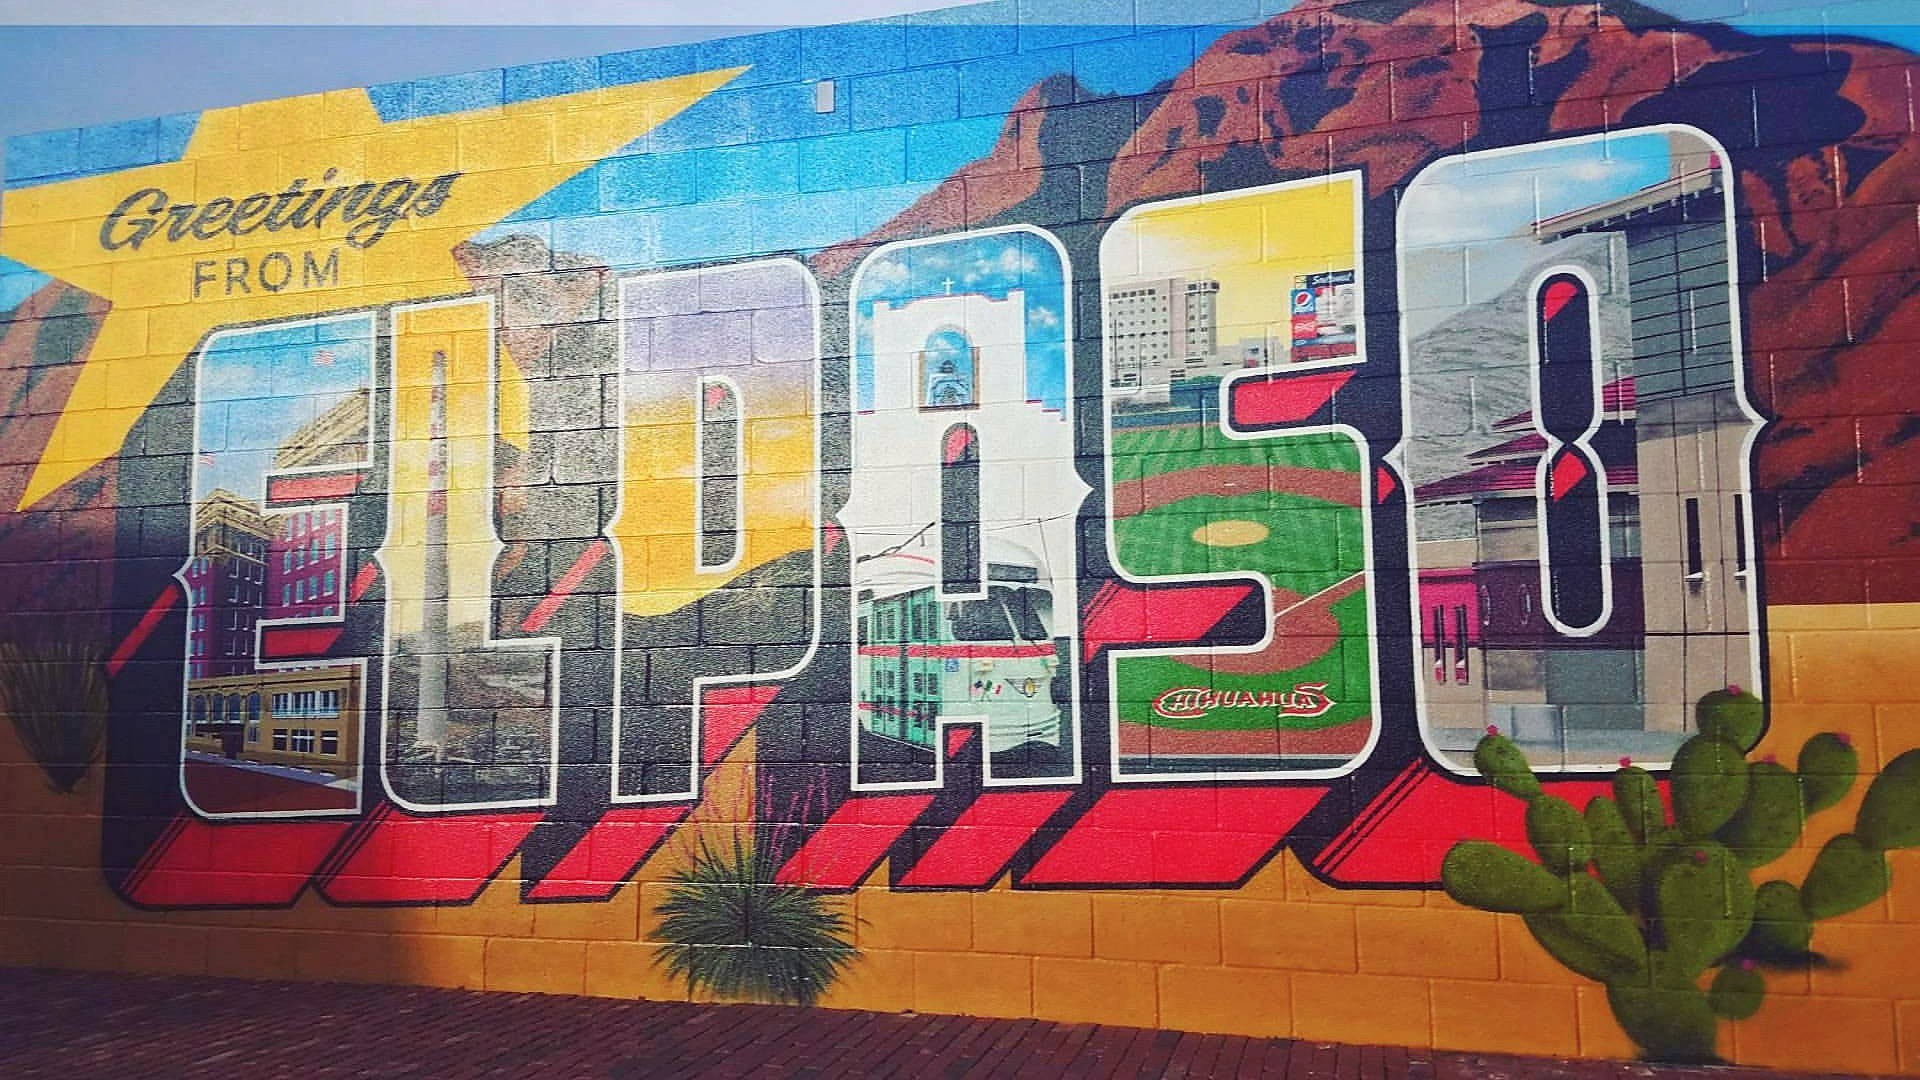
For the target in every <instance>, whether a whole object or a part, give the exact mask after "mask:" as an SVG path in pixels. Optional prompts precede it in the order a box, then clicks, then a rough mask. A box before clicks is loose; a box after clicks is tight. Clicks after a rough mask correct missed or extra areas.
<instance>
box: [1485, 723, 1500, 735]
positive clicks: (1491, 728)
mask: <svg viewBox="0 0 1920 1080" xmlns="http://www.w3.org/2000/svg"><path fill="white" fill-rule="evenodd" d="M1487 734H1489V735H1498V734H1500V725H1498V724H1488V725H1487Z"/></svg>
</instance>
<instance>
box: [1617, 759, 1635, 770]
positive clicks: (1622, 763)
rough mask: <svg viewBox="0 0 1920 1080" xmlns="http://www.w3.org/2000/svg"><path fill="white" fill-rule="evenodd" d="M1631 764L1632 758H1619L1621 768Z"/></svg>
mask: <svg viewBox="0 0 1920 1080" xmlns="http://www.w3.org/2000/svg"><path fill="white" fill-rule="evenodd" d="M1632 764H1633V759H1632V758H1630V757H1623V758H1621V759H1620V767H1621V768H1623V769H1624V768H1627V767H1629V766H1631V765H1632Z"/></svg>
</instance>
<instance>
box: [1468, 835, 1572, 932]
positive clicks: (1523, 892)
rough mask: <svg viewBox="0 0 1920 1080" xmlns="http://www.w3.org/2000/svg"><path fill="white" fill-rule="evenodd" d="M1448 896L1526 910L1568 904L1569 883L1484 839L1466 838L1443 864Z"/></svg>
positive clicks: (1493, 907) (1507, 909)
mask: <svg viewBox="0 0 1920 1080" xmlns="http://www.w3.org/2000/svg"><path fill="white" fill-rule="evenodd" d="M1440 884H1441V886H1442V887H1443V888H1445V889H1446V891H1447V895H1448V896H1451V897H1453V898H1454V899H1455V900H1458V901H1460V902H1461V903H1463V904H1466V905H1467V906H1468V907H1476V908H1479V909H1480V910H1482V911H1504V912H1509V913H1515V914H1520V913H1526V912H1542V911H1559V910H1560V909H1562V908H1564V907H1566V906H1567V883H1566V881H1565V880H1564V879H1562V878H1558V877H1555V876H1554V875H1553V874H1551V873H1549V872H1547V870H1546V869H1544V868H1543V867H1541V866H1540V865H1539V864H1538V863H1534V862H1530V861H1528V860H1527V859H1525V858H1523V857H1521V856H1519V855H1516V854H1514V853H1513V852H1511V851H1508V850H1507V849H1506V848H1503V847H1501V846H1500V845H1498V844H1494V843H1489V842H1488V841H1485V840H1463V841H1461V842H1460V843H1458V844H1455V845H1454V846H1453V848H1452V849H1451V850H1449V851H1448V852H1447V857H1446V859H1445V860H1444V861H1442V862H1441V864H1440Z"/></svg>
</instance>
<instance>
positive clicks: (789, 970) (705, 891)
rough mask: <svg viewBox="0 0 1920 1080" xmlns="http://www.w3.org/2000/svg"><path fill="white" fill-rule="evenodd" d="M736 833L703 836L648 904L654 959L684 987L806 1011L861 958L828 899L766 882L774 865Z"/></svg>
mask: <svg viewBox="0 0 1920 1080" xmlns="http://www.w3.org/2000/svg"><path fill="white" fill-rule="evenodd" d="M763 852H767V848H766V847H765V846H758V845H756V844H755V843H754V842H753V841H751V840H749V839H746V838H744V837H743V836H742V835H741V834H740V833H739V832H737V831H736V832H735V833H734V835H733V838H732V842H731V843H730V844H726V845H721V846H718V847H716V846H715V845H714V844H712V843H710V842H709V841H707V840H706V839H705V838H704V837H703V838H702V839H701V841H700V843H699V846H698V847H697V848H696V849H695V850H694V852H693V856H692V859H691V861H690V863H689V865H688V866H687V868H686V869H685V870H682V871H680V872H679V873H678V874H676V875H675V876H674V878H673V880H672V881H671V883H670V884H669V885H668V888H667V898H666V899H665V900H663V901H661V902H660V904H659V905H658V906H656V907H655V908H654V914H656V915H658V916H659V917H660V929H659V931H658V936H659V939H660V944H659V945H657V946H655V953H654V961H655V962H656V963H658V964H661V965H663V966H664V967H665V968H666V969H667V973H668V974H669V975H671V976H672V977H674V978H676V979H685V980H686V982H687V990H688V991H689V992H692V991H694V990H705V991H707V992H709V993H712V994H714V995H717V996H719V997H723V998H733V999H736V1000H745V1001H760V1002H768V1003H779V1004H790V1005H811V1004H813V1003H814V1002H816V1001H818V1000H819V999H820V996H821V995H822V994H825V993H826V992H827V989H828V988H829V987H831V986H832V985H833V982H834V980H835V979H837V978H839V976H840V974H841V972H842V971H844V970H845V969H846V968H847V966H848V965H850V964H851V963H853V961H854V960H855V959H856V958H857V957H858V956H859V953H858V951H857V950H856V949H855V948H854V947H853V943H852V941H851V940H850V935H851V932H852V926H851V924H850V921H849V919H848V918H847V916H846V913H845V912H843V911H841V910H839V909H838V908H837V906H836V903H835V901H834V900H833V899H832V898H831V897H829V896H827V895H825V894H823V893H820V892H818V891H815V890H813V889H806V888H802V887H800V886H797V885H782V884H779V883H777V882H775V881H774V880H773V877H774V871H775V870H776V869H777V860H776V859H774V858H773V857H771V853H770V852H769V853H766V854H763Z"/></svg>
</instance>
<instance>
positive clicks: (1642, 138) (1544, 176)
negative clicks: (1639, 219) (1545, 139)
mask: <svg viewBox="0 0 1920 1080" xmlns="http://www.w3.org/2000/svg"><path fill="white" fill-rule="evenodd" d="M1667 169H1668V153H1667V138H1666V136H1664V135H1659V134H1652V135H1631V136H1626V137H1615V138H1610V139H1589V140H1585V141H1582V142H1577V143H1571V144H1568V145H1564V146H1558V147H1547V148H1538V149H1527V150H1524V151H1520V152H1517V153H1511V154H1486V155H1476V156H1474V157H1459V158H1454V159H1451V160H1446V161H1442V162H1440V163H1439V164H1436V165H1434V166H1433V167H1431V168H1429V169H1427V170H1426V171H1425V172H1423V173H1421V174H1420V175H1419V177H1417V178H1416V179H1415V180H1414V181H1413V183H1411V184H1409V185H1407V192H1406V195H1405V196H1404V197H1403V199H1402V204H1401V218H1400V222H1401V227H1402V229H1403V230H1404V235H1403V236H1402V237H1401V242H1402V243H1405V244H1409V245H1414V246H1427V245H1431V244H1464V243H1474V242H1476V241H1490V240H1499V239H1502V238H1505V237H1508V236H1512V235H1514V234H1515V233H1518V232H1520V231H1522V230H1524V229H1526V228H1527V227H1529V226H1530V225H1532V223H1533V222H1535V221H1537V220H1539V219H1541V218H1549V217H1553V216H1554V215H1556V214H1563V213H1566V212H1567V211H1569V210H1576V209H1579V208H1580V207H1583V206H1591V205H1593V204H1595V203H1601V202H1606V201H1607V200H1609V199H1615V198H1619V197H1620V196H1622V195H1627V194H1630V193H1632V192H1634V191H1638V190H1639V189H1641V188H1643V187H1647V186H1649V185H1652V184H1657V183H1659V182H1660V181H1662V180H1664V179H1666V178H1667Z"/></svg>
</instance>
